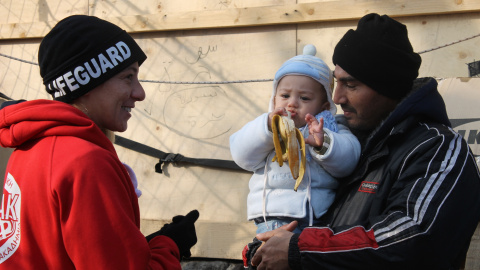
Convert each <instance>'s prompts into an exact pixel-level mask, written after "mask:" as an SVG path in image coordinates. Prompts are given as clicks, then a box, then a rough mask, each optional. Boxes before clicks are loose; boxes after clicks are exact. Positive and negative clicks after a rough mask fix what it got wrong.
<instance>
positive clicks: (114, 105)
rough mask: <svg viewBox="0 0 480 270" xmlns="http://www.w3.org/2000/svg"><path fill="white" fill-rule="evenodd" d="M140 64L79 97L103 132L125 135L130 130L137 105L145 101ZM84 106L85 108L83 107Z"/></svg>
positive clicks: (132, 66) (79, 100)
mask: <svg viewBox="0 0 480 270" xmlns="http://www.w3.org/2000/svg"><path fill="white" fill-rule="evenodd" d="M138 71H139V67H138V62H135V63H134V64H132V65H130V66H129V67H127V68H126V69H125V70H123V71H121V72H120V73H118V74H116V75H115V76H113V77H111V78H110V79H108V80H107V81H105V82H104V83H102V84H101V85H99V86H97V87H95V88H94V89H92V90H91V91H90V92H88V93H86V94H85V95H83V96H81V97H80V98H78V102H80V103H81V104H82V106H84V107H85V108H86V109H87V110H88V113H87V114H88V116H89V117H90V119H92V120H93V122H95V124H97V126H98V127H99V128H100V129H102V130H103V129H108V130H112V131H119V132H123V131H125V130H126V129H127V122H128V120H129V119H130V117H131V116H132V115H131V110H132V109H133V108H135V102H137V101H142V100H144V99H145V91H144V90H143V87H142V86H141V85H140V82H139V81H138ZM80 107H81V106H80Z"/></svg>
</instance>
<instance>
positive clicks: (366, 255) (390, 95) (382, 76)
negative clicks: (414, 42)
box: [252, 14, 480, 270]
mask: <svg viewBox="0 0 480 270" xmlns="http://www.w3.org/2000/svg"><path fill="white" fill-rule="evenodd" d="M333 63H334V64H335V71H334V75H335V78H336V79H337V86H336V89H335V93H334V101H335V103H337V104H339V105H340V106H341V107H342V109H343V111H344V115H345V117H346V118H347V121H348V125H349V127H350V128H351V129H352V131H353V132H354V133H355V134H356V135H357V136H358V137H359V139H360V141H361V143H362V155H361V158H360V161H359V163H358V166H357V168H356V169H355V171H354V172H353V173H352V175H350V176H349V177H346V178H345V179H341V180H340V183H341V184H340V188H339V190H338V193H337V197H336V201H335V202H334V204H333V205H332V206H331V208H330V209H329V211H328V213H327V214H326V215H325V216H324V218H323V222H324V224H325V226H323V227H312V228H306V229H305V230H304V231H303V232H302V233H301V234H293V233H291V232H290V231H291V230H292V229H293V228H294V227H295V226H296V223H295V222H292V223H291V224H289V225H287V227H286V228H283V229H282V228H280V229H277V230H275V231H272V232H267V233H264V234H261V235H258V236H257V238H258V239H259V240H262V241H266V243H265V244H264V245H263V246H262V247H261V248H260V249H259V250H258V251H257V252H256V254H255V256H254V257H253V259H252V264H253V265H257V266H258V267H257V269H260V270H262V269H458V268H459V267H460V266H461V265H462V263H463V262H464V260H465V256H466V253H467V250H468V247H469V243H470V239H471V236H472V234H473V233H474V231H475V228H476V226H477V224H478V222H479V220H480V177H479V172H478V168H477V165H476V162H475V159H474V156H473V154H472V152H471V150H470V148H469V147H468V145H467V143H466V142H465V140H463V138H462V137H461V136H459V135H458V133H456V132H455V131H453V129H452V128H451V125H450V121H449V120H448V116H447V112H446V109H445V104H444V101H443V99H442V97H441V96H440V94H439V93H438V91H437V82H436V80H435V79H433V78H420V79H417V76H418V69H419V67H420V64H421V58H420V56H419V55H418V54H416V53H415V52H414V51H413V48H412V46H411V44H410V41H409V39H408V34H407V29H406V27H405V25H403V24H401V23H399V22H397V21H395V20H393V19H392V18H390V17H388V16H386V15H384V16H379V15H378V14H368V15H366V16H364V17H363V18H362V19H360V21H359V22H358V26H357V29H356V30H349V31H348V32H347V33H346V34H345V35H344V36H343V38H342V39H341V40H340V41H339V43H338V44H337V46H336V47H335V51H334V54H333Z"/></svg>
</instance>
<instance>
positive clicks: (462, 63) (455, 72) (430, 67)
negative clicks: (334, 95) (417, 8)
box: [298, 12, 480, 78]
mask: <svg viewBox="0 0 480 270" xmlns="http://www.w3.org/2000/svg"><path fill="white" fill-rule="evenodd" d="M398 20H399V21H400V22H402V23H404V24H405V25H406V26H407V28H408V33H409V37H410V41H411V43H412V46H413V48H414V50H415V51H416V52H418V53H420V56H421V57H422V65H421V67H420V75H419V76H420V77H427V76H431V77H437V78H446V77H468V76H469V74H468V67H467V63H470V62H473V61H476V60H478V59H480V54H479V52H478V47H479V46H480V37H478V35H479V34H480V13H479V12H476V13H469V14H462V15H442V16H418V17H408V18H398ZM357 22H358V20H351V21H343V22H325V23H312V24H306V25H299V29H298V42H299V43H298V48H299V50H300V48H303V46H304V45H305V44H308V43H312V44H315V45H316V46H317V51H318V52H317V56H319V57H321V58H323V59H324V60H325V61H326V62H327V64H329V65H330V66H331V67H332V68H333V63H332V54H333V50H334V48H335V45H336V44H337V42H338V41H339V40H340V39H341V38H342V37H343V35H344V34H345V33H346V31H347V30H348V29H356V27H357ZM472 36H477V37H475V38H472V39H468V40H465V41H462V42H459V43H457V42H458V41H461V40H464V39H466V38H470V37H472ZM451 43H455V44H451ZM445 45H449V46H445ZM431 49H435V50H431ZM299 53H300V52H299Z"/></svg>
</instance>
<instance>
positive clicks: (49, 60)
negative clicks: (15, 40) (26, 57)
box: [38, 15, 147, 103]
mask: <svg viewBox="0 0 480 270" xmlns="http://www.w3.org/2000/svg"><path fill="white" fill-rule="evenodd" d="M146 58H147V56H146V55H145V53H144V52H143V51H142V49H140V47H139V46H138V44H137V43H136V42H135V40H134V39H133V38H132V37H131V36H130V35H129V34H128V33H127V32H125V31H124V30H122V29H121V28H119V27H118V26H116V25H114V24H112V23H110V22H107V21H105V20H102V19H99V18H97V17H94V16H86V15H73V16H70V17H67V18H65V19H63V20H61V21H60V22H58V23H57V24H56V25H55V27H53V29H52V30H51V31H50V32H49V33H48V34H47V35H46V36H45V37H44V38H43V40H42V42H41V43H40V48H39V51H38V62H39V65H40V75H41V76H42V78H43V84H44V85H45V87H46V89H47V92H48V93H49V94H50V95H52V97H53V99H55V100H59V101H63V102H66V103H71V102H72V101H73V100H75V99H76V98H78V97H80V96H82V95H84V94H85V93H87V92H88V91H90V90H92V89H93V88H95V87H97V86H98V85H100V84H102V83H103V82H105V81H106V80H108V79H110V78H111V77H113V76H114V75H116V74H118V73H119V72H121V71H123V70H124V69H125V68H127V67H128V66H130V65H131V64H133V63H135V62H138V64H139V65H141V64H142V63H143V61H145V59H146Z"/></svg>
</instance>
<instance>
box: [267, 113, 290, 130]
mask: <svg viewBox="0 0 480 270" xmlns="http://www.w3.org/2000/svg"><path fill="white" fill-rule="evenodd" d="M274 115H287V110H285V108H276V109H274V110H273V111H272V112H270V113H269V114H268V121H267V122H268V130H270V131H272V118H273V116H274Z"/></svg>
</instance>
